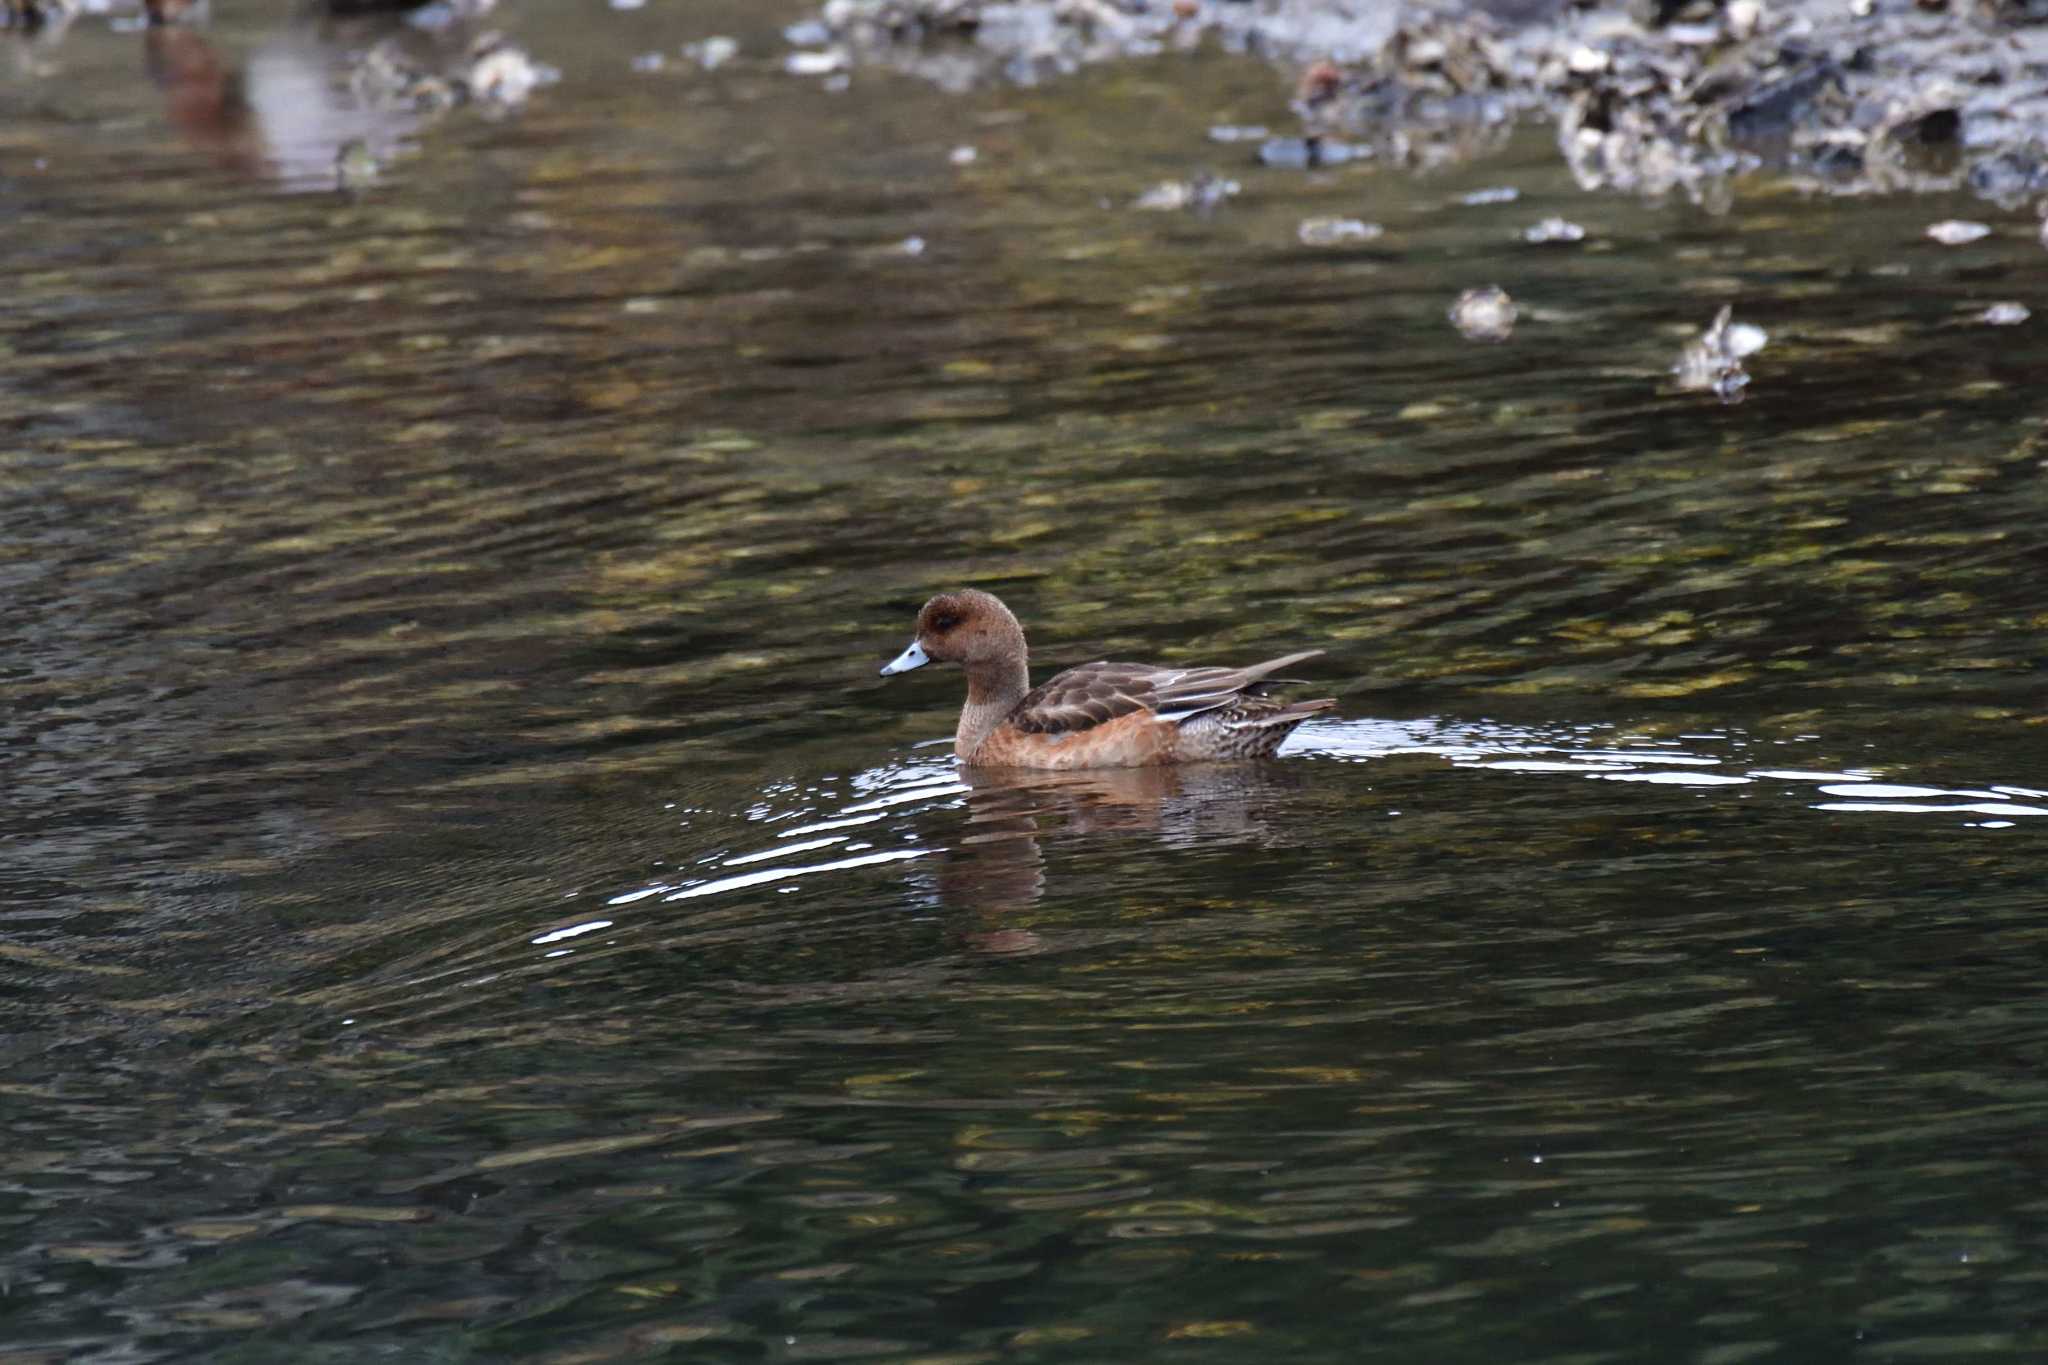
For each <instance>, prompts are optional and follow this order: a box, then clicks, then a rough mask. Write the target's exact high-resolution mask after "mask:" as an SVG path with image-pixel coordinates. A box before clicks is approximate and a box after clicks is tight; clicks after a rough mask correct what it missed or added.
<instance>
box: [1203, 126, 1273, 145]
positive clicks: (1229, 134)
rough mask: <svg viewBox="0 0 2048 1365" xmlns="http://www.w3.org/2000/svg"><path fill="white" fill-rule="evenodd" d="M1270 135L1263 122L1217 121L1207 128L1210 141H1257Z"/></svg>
mask: <svg viewBox="0 0 2048 1365" xmlns="http://www.w3.org/2000/svg"><path fill="white" fill-rule="evenodd" d="M1271 136H1272V133H1271V132H1270V131H1269V130H1268V129H1267V127H1266V125H1265V124H1263V123H1219V124H1217V125H1215V126H1214V127H1212V128H1211V129H1210V130H1209V141H1211V142H1257V141H1259V140H1260V139H1262V138H1267V137H1271Z"/></svg>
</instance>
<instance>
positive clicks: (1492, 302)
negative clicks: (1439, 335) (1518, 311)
mask: <svg viewBox="0 0 2048 1365" xmlns="http://www.w3.org/2000/svg"><path fill="white" fill-rule="evenodd" d="M1450 319H1451V325H1452V326H1453V327H1455V328H1457V329H1458V332H1459V334H1460V335H1462V336H1463V337H1464V338H1465V340H1467V341H1506V340H1507V339H1508V337H1509V336H1510V335H1511V334H1512V333H1513V332H1514V330H1515V301H1514V300H1513V299H1511V298H1509V297H1508V291H1507V290H1505V289H1503V288H1501V287H1500V286H1499V285H1497V284H1489V285H1487V286H1486V287H1485V288H1484V289H1467V290H1466V291H1465V292H1464V293H1462V294H1460V295H1458V301H1457V302H1456V303H1453V304H1452V305H1451V311H1450Z"/></svg>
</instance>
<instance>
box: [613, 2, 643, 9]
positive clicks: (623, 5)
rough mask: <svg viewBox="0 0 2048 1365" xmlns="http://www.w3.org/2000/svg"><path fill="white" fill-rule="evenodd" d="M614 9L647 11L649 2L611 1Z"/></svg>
mask: <svg viewBox="0 0 2048 1365" xmlns="http://www.w3.org/2000/svg"><path fill="white" fill-rule="evenodd" d="M611 7H612V8H613V9H646V8H647V0H611Z"/></svg>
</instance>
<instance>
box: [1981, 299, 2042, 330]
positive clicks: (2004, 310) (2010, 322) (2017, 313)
mask: <svg viewBox="0 0 2048 1365" xmlns="http://www.w3.org/2000/svg"><path fill="white" fill-rule="evenodd" d="M2032 316H2034V312H2033V310H2032V309H2031V308H2029V307H2027V305H2025V304H2024V303H2013V302H2011V301H2010V300H2008V301H2007V302H2005V303H1994V304H1992V305H1991V306H1990V307H1989V308H1986V309H1985V310H1984V311H1983V313H1982V314H1981V315H1980V316H1979V319H1978V320H1979V321H1981V322H1988V323H1990V324H1991V325H1992V326H1993V327H2017V326H2019V325H2020V324H2021V323H2023V322H2025V321H2026V320H2027V319H2028V318H2030V317H2032Z"/></svg>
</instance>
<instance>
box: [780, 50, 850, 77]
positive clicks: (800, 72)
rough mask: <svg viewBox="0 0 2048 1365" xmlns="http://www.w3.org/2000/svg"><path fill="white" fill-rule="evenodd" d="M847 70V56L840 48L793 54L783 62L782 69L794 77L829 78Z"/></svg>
mask: <svg viewBox="0 0 2048 1365" xmlns="http://www.w3.org/2000/svg"><path fill="white" fill-rule="evenodd" d="M845 68H846V54H845V53H844V52H841V51H840V50H839V49H838V48H830V49H827V50H826V51H824V52H792V53H790V54H789V56H788V57H786V58H784V59H783V62H782V69H783V70H784V71H787V72H788V73H789V74H790V75H792V76H829V75H832V74H833V73H834V72H836V71H843V70H845Z"/></svg>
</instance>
